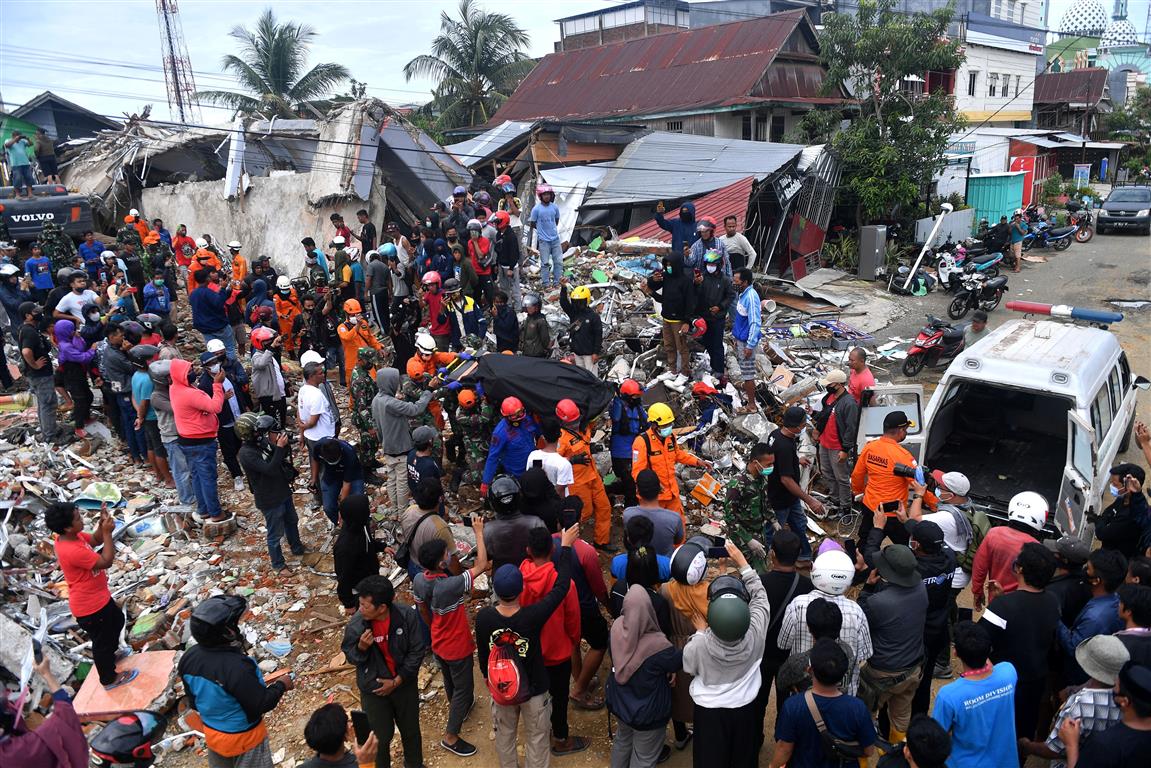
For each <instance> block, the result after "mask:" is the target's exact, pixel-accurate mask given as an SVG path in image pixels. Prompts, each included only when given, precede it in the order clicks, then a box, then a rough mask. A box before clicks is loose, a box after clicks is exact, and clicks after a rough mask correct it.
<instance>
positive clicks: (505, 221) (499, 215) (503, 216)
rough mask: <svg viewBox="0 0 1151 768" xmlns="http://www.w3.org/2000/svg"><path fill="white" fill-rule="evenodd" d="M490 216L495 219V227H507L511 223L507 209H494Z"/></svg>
mask: <svg viewBox="0 0 1151 768" xmlns="http://www.w3.org/2000/svg"><path fill="white" fill-rule="evenodd" d="M492 218H494V219H495V220H496V229H507V228H508V225H509V224H511V223H512V216H511V214H510V213H508V212H507V211H496V212H495V213H493V214H492Z"/></svg>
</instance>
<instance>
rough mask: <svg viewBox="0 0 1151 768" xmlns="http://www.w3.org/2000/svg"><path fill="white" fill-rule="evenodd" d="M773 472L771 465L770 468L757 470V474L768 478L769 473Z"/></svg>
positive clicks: (773, 466) (773, 468)
mask: <svg viewBox="0 0 1151 768" xmlns="http://www.w3.org/2000/svg"><path fill="white" fill-rule="evenodd" d="M774 471H775V465H774V464H772V465H771V466H770V467H760V468H759V474H760V475H761V476H763V477H769V476H770V475H771V473H772V472H774Z"/></svg>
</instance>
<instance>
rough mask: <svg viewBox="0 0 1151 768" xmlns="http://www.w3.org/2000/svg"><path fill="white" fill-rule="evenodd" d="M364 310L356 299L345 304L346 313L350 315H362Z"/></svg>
mask: <svg viewBox="0 0 1151 768" xmlns="http://www.w3.org/2000/svg"><path fill="white" fill-rule="evenodd" d="M363 311H364V308H363V307H361V306H360V302H358V301H356V300H355V299H348V300H347V301H345V302H344V313H345V314H349V315H359V314H362V313H363Z"/></svg>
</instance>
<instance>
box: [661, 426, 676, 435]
mask: <svg viewBox="0 0 1151 768" xmlns="http://www.w3.org/2000/svg"><path fill="white" fill-rule="evenodd" d="M673 429H674V427H660V428H659V436H660V437H671V431H672V430H673Z"/></svg>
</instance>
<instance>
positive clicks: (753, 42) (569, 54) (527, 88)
mask: <svg viewBox="0 0 1151 768" xmlns="http://www.w3.org/2000/svg"><path fill="white" fill-rule="evenodd" d="M800 27H802V28H804V29H807V30H810V25H809V24H808V22H807V21H806V20H805V17H804V14H803V12H802V11H788V12H786V13H776V14H772V15H770V16H763V17H760V18H756V19H749V20H747V21H735V22H731V23H728V24H716V25H714V26H708V27H702V28H699V29H690V30H684V31H682V32H669V33H666V34H662V35H652V36H650V37H644V38H640V39H638V40H628V41H624V42H620V43H612V44H609V45H601V46H596V47H594V48H581V49H578V50H574V51H563V52H559V53H552V54H549V55H547V56H545V57H544V58H543V60H542V61H540V63H539V64H537V65H536V66H535V68H534V69H532V71H531V73H530V74H529V75H528V76H527V77H526V78H525V79H524V81H523V82H522V83H521V84H520V86H519V88H517V89H516V91H515V93H513V94H512V96H511V98H509V99H508V100H507V101H506V102H505V103H504V105H503V106H502V107H500V109H499V111H498V112H497V113H496V114H495V116H494V117H493V118H492V121H491V122H492V123H493V124H495V123H498V122H500V121H504V120H529V119H533V118H535V119H539V118H553V119H579V120H586V119H589V118H601V119H602V118H606V117H616V116H623V115H643V114H654V113H658V112H669V111H683V110H687V109H705V108H707V107H713V106H718V105H721V104H724V103H725V102H727V101H728V100H730V99H740V98H747V97H759V98H782V99H787V98H793V97H797V96H800V97H814V96H817V95H818V92H819V88H820V86H821V85H822V83H823V77H822V75H823V70H822V68H821V67H819V65H818V64H817V63H815V62H812V63H810V64H796V63H789V64H788V66H786V67H783V68H781V70H780V71H779V72H778V73H769V76H768V78H767V84H766V85H765V86H764V87H763V88H762V89H757V88H756V86H757V84H758V83H759V82H760V79H761V78H762V77H763V75H764V73H765V72H768V68H769V67H770V66H771V64H772V62H773V61H775V58H776V55H777V54H778V53H779V51H780V49H781V48H782V47H783V46H784V45H785V44H786V43H787V41H788V39H789V38H790V37H791V36H792V33H794V32H795V31H796V30H797V28H800Z"/></svg>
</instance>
